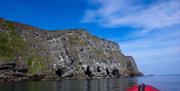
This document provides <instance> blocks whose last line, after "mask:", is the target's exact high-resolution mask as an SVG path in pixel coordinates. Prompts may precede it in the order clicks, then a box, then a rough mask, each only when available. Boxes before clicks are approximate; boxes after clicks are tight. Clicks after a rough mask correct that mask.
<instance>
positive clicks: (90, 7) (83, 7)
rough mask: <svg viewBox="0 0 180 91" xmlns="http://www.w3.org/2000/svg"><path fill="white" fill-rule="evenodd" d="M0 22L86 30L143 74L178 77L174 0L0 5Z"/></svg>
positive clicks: (21, 0) (22, 0) (44, 0)
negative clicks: (108, 42)
mask: <svg viewBox="0 0 180 91" xmlns="http://www.w3.org/2000/svg"><path fill="white" fill-rule="evenodd" d="M0 17H3V18H6V19H9V20H13V21H18V22H21V23H25V24H29V25H33V26H36V27H40V28H43V29H48V30H57V29H67V28H68V29H69V28H85V29H87V31H89V32H91V33H92V34H94V35H97V36H100V37H102V38H105V39H108V40H112V41H115V42H117V43H119V45H120V48H121V50H122V52H123V53H124V54H126V55H132V56H133V57H134V58H135V60H136V63H137V65H138V68H139V69H140V71H142V72H144V73H145V74H151V73H152V74H180V2H179V1H178V0H0Z"/></svg>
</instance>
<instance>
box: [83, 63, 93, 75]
mask: <svg viewBox="0 0 180 91" xmlns="http://www.w3.org/2000/svg"><path fill="white" fill-rule="evenodd" d="M84 73H85V74H86V75H88V76H89V77H92V76H93V74H92V71H91V70H90V67H89V66H87V68H86V70H85V72H84Z"/></svg>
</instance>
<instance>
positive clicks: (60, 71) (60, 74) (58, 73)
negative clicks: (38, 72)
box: [56, 69, 64, 77]
mask: <svg viewBox="0 0 180 91" xmlns="http://www.w3.org/2000/svg"><path fill="white" fill-rule="evenodd" d="M63 73H64V72H63V70H62V69H58V70H57V71H56V74H57V75H58V76H59V77H61V76H62V74H63Z"/></svg>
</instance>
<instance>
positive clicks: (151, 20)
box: [81, 0, 180, 31]
mask: <svg viewBox="0 0 180 91" xmlns="http://www.w3.org/2000/svg"><path fill="white" fill-rule="evenodd" d="M136 1H137V0H131V1H130V0H92V1H91V3H92V4H93V5H99V6H97V8H96V9H88V10H87V11H86V13H85V16H84V18H83V19H82V21H81V22H83V23H88V22H96V23H98V24H100V25H102V26H104V27H119V26H131V27H135V28H144V30H146V31H151V30H153V29H159V28H163V27H166V26H171V25H174V24H180V3H179V2H178V0H171V1H167V2H159V3H155V4H152V5H149V7H145V6H143V4H138V3H137V2H136Z"/></svg>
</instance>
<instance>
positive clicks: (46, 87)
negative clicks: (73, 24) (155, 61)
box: [0, 75, 180, 91]
mask: <svg viewBox="0 0 180 91" xmlns="http://www.w3.org/2000/svg"><path fill="white" fill-rule="evenodd" d="M141 83H145V84H149V85H153V86H154V87H156V88H158V89H160V90H161V91H180V75H163V76H144V77H138V78H120V79H101V80H97V79H96V80H95V79H94V80H61V81H24V82H0V91H125V89H127V88H128V87H131V86H133V85H135V84H141Z"/></svg>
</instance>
